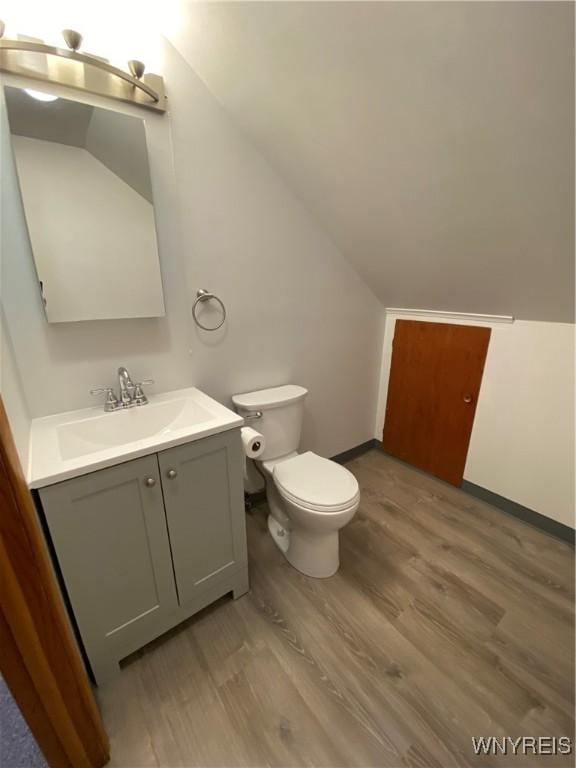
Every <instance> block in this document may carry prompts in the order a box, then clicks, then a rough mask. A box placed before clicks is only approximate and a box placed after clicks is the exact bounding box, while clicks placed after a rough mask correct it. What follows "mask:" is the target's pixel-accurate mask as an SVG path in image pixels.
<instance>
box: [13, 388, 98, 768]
mask: <svg viewBox="0 0 576 768" xmlns="http://www.w3.org/2000/svg"><path fill="white" fill-rule="evenodd" d="M0 508H1V514H0V584H1V589H0V671H1V673H2V676H3V677H4V680H5V681H6V684H7V685H8V687H9V689H10V692H11V694H12V696H13V697H14V700H15V701H16V704H17V705H18V707H19V709H20V711H21V713H22V715H23V717H24V719H25V720H26V722H27V724H28V726H29V728H30V730H31V732H32V734H33V736H34V738H35V739H36V742H37V743H38V746H39V747H40V749H41V750H42V752H43V754H44V756H45V758H46V760H47V762H48V764H49V765H50V766H52V768H56V767H58V768H101V766H104V765H105V764H106V763H107V762H108V760H109V759H110V747H109V742H108V737H107V734H106V731H105V729H104V725H103V723H102V718H101V716H100V712H99V710H98V706H97V704H96V700H95V698H94V694H93V692H92V687H91V684H90V681H89V679H88V675H87V673H86V670H85V668H84V664H83V661H82V658H81V656H80V651H79V649H78V646H77V643H76V640H75V637H74V634H73V631H72V628H71V626H70V622H69V619H68V615H67V613H66V608H65V606H64V603H63V600H62V596H61V594H60V589H59V587H58V584H57V583H56V579H55V577H54V573H53V570H52V564H51V561H50V555H49V553H48V550H47V547H46V543H45V541H44V536H43V534H42V530H41V528H40V524H39V522H38V518H37V515H36V509H35V507H34V501H33V499H32V496H31V494H30V491H29V489H28V485H27V483H26V479H25V477H24V473H23V471H22V467H21V464H20V460H19V457H18V453H17V450H16V446H15V444H14V438H13V436H12V432H11V429H10V425H9V422H8V417H7V415H6V411H5V409H4V404H3V402H2V398H1V397H0Z"/></svg>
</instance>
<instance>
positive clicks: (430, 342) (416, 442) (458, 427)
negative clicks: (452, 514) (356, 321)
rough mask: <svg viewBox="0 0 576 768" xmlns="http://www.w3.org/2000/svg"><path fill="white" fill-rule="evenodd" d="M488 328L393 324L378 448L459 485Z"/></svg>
mask: <svg viewBox="0 0 576 768" xmlns="http://www.w3.org/2000/svg"><path fill="white" fill-rule="evenodd" d="M489 340H490V328H481V327H479V326H469V325H452V324H447V323H427V322H419V321H417V320H397V321H396V328H395V331H394V341H393V346H392V365H391V369H390V379H389V383H388V399H387V403H386V420H385V423H384V438H383V442H382V447H383V448H384V450H385V451H386V452H387V453H390V454H391V455H392V456H396V457H397V458H399V459H402V460H403V461H407V462H409V463H410V464H414V466H416V467H420V469H424V470H426V471H427V472H430V473H431V474H433V475H436V476H437V477H440V478H441V479H442V480H446V481H447V482H449V483H452V484H453V485H460V483H461V482H462V477H463V475H464V465H465V464H466V455H467V453H468V444H469V442H470V434H471V432H472V424H473V422H474V413H475V411H476V403H477V400H478V394H479V392H480V384H481V381H482V372H483V370H484V361H485V359H486V353H487V351H488V342H489Z"/></svg>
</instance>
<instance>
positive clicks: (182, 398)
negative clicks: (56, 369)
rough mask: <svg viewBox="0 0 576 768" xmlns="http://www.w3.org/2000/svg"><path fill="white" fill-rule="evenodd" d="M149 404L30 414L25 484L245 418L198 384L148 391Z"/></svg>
mask: <svg viewBox="0 0 576 768" xmlns="http://www.w3.org/2000/svg"><path fill="white" fill-rule="evenodd" d="M148 397H149V403H148V405H143V406H137V407H134V408H127V409H126V410H119V411H114V412H112V413H105V412H104V407H103V406H102V405H101V406H99V407H96V408H84V409H82V410H79V411H69V412H67V413H59V414H56V415H54V416H46V417H44V418H41V419H33V420H32V426H31V433H30V459H29V466H28V477H27V480H28V485H29V486H30V488H42V487H43V486H46V485H52V484H53V483H58V482H60V481H62V480H68V479H70V478H71V477H78V476H79V475H84V474H87V473H88V472H94V471H95V470H97V469H103V468H104V467H110V466H113V465H114V464H119V463H121V462H124V461H129V460H130V459H136V458H138V457H139V456H146V455H148V454H151V453H156V452H157V451H162V450H164V449H166V448H171V447H172V446H175V445H181V444H183V443H188V442H192V441H194V440H199V439H200V438H202V437H208V436H209V435H215V434H218V433H219V432H225V431H226V430H228V429H234V428H237V427H241V426H242V425H243V424H244V420H243V418H242V417H241V416H239V415H238V414H237V413H234V411H231V410H230V409H229V408H226V407H225V406H223V405H221V404H220V403H219V402H217V401H216V400H213V399H212V398H211V397H208V395H205V394H204V393H203V392H201V391H200V390H199V389H196V388H195V387H190V388H187V389H179V390H175V391H173V392H164V393H163V394H160V395H149V396H148Z"/></svg>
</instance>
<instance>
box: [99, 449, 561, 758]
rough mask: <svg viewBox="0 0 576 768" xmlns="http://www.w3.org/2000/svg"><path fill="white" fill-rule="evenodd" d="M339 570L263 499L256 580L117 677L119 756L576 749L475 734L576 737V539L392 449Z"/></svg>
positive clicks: (377, 468)
mask: <svg viewBox="0 0 576 768" xmlns="http://www.w3.org/2000/svg"><path fill="white" fill-rule="evenodd" d="M348 467H349V468H350V469H351V470H352V472H354V474H355V475H356V477H357V478H358V481H359V483H360V487H361V491H362V502H361V506H360V510H359V512H358V514H357V516H356V517H355V519H354V520H353V522H352V523H351V524H350V525H349V526H348V527H347V528H346V529H344V531H343V532H342V534H341V568H340V571H339V572H338V574H337V575H336V576H334V577H333V578H331V579H328V580H314V579H309V578H306V577H304V576H302V575H301V574H299V573H298V572H297V571H295V570H294V569H293V568H292V567H291V566H290V565H288V564H287V562H286V561H285V560H284V558H283V556H282V554H281V553H280V552H279V551H278V550H277V549H276V547H275V545H274V543H273V541H272V539H271V538H270V536H269V534H268V532H267V530H266V526H265V514H266V508H265V505H262V507H260V508H258V509H256V510H254V512H253V513H252V514H251V515H249V516H248V548H249V554H250V574H251V592H250V593H249V594H248V595H246V596H244V597H243V598H241V599H240V600H237V601H235V602H234V601H233V600H231V599H229V598H224V599H222V600H221V601H219V602H218V603H217V604H216V605H214V606H212V607H211V608H209V609H207V610H206V611H204V612H202V613H201V614H199V615H198V616H196V617H194V618H193V619H191V620H190V621H188V622H187V623H186V624H185V625H183V626H181V627H179V628H177V629H176V630H174V631H172V632H171V633H169V634H168V635H166V636H164V637H163V638H160V639H159V640H158V641H155V642H154V643H153V644H151V645H149V646H148V647H147V648H146V649H145V650H143V651H141V652H139V654H137V655H136V656H135V657H133V658H132V659H131V660H130V661H129V663H127V664H126V666H125V668H124V670H123V672H122V674H121V675H120V677H119V678H118V679H117V681H115V682H114V683H113V684H112V685H110V686H109V687H107V688H105V689H104V690H103V691H102V692H101V693H100V699H101V703H102V708H103V714H104V720H105V723H106V727H107V730H108V732H109V735H110V739H111V746H112V762H111V764H110V765H111V766H115V767H118V768H144V767H145V766H163V767H168V766H226V767H230V768H232V766H382V767H383V768H387V767H391V768H396V767H400V766H410V767H412V768H424V767H425V766H430V767H431V768H451V767H454V768H460V766H462V767H463V768H465V767H466V766H491V765H498V766H503V765H510V766H520V765H521V766H527V765H530V766H532V765H534V766H549V765H552V766H553V765H573V761H574V757H573V756H572V757H542V756H541V757H533V756H532V757H520V756H517V757H510V756H506V757H503V756H500V757H498V758H493V757H488V756H483V757H474V756H473V752H472V745H471V737H472V736H481V735H484V736H488V735H495V736H504V735H507V736H521V735H527V736H544V735H547V736H570V737H571V738H572V739H574V719H573V715H574V610H573V606H574V551H573V549H572V548H571V547H570V546H568V545H567V544H564V543H562V542H560V541H558V540H556V539H554V538H552V537H551V536H548V535H547V534H544V533H541V532H540V531H538V530H536V529H534V528H532V527H530V526H528V525H526V524H524V523H522V522H520V521H517V520H516V519H514V518H511V517H509V516H507V515H505V514H504V513H502V512H500V511H499V510H496V509H494V508H493V507H491V506H489V505H488V504H485V503H483V502H480V501H477V500H475V499H473V498H472V497H470V496H468V495H466V494H465V493H463V492H461V491H459V490H457V489H455V488H451V487H450V486H447V485H445V484H444V483H442V482H440V481H437V480H434V479H433V478H430V477H427V476H425V475H423V474H421V473H419V472H417V471H415V470H412V469H410V468H409V467H406V466H405V465H403V464H400V463H398V462H395V461H393V460H392V459H390V458H388V457H386V456H385V455H384V454H382V453H381V452H379V451H372V452H370V453H368V454H365V455H364V456H362V457H360V458H358V459H355V460H353V461H352V462H350V463H349V464H348Z"/></svg>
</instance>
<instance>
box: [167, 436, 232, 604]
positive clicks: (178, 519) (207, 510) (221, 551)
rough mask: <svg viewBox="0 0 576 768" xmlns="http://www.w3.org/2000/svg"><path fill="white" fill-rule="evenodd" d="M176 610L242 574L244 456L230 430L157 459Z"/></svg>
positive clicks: (173, 449) (179, 448)
mask: <svg viewBox="0 0 576 768" xmlns="http://www.w3.org/2000/svg"><path fill="white" fill-rule="evenodd" d="M158 460H159V464H160V471H161V474H162V488H163V490H164V502H165V505H166V518H167V521H168V530H169V533H170V543H171V547H172V558H173V562H174V572H175V575H176V585H177V588H178V597H179V601H180V604H181V605H186V603H190V602H192V601H193V600H194V599H195V598H196V597H197V596H199V595H200V594H201V592H203V591H204V590H209V589H211V588H214V587H215V586H217V583H218V581H219V580H228V579H229V578H230V576H231V573H232V571H233V570H234V569H241V568H242V569H244V570H245V568H246V530H245V518H244V486H243V479H242V467H243V453H242V446H241V441H240V431H239V430H231V431H229V432H224V433H222V434H220V435H215V436H214V437H207V438H205V439H203V440H198V441H196V442H194V443H188V444H186V445H181V446H178V447H176V448H170V449H169V450H167V451H163V452H162V453H159V454H158Z"/></svg>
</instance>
